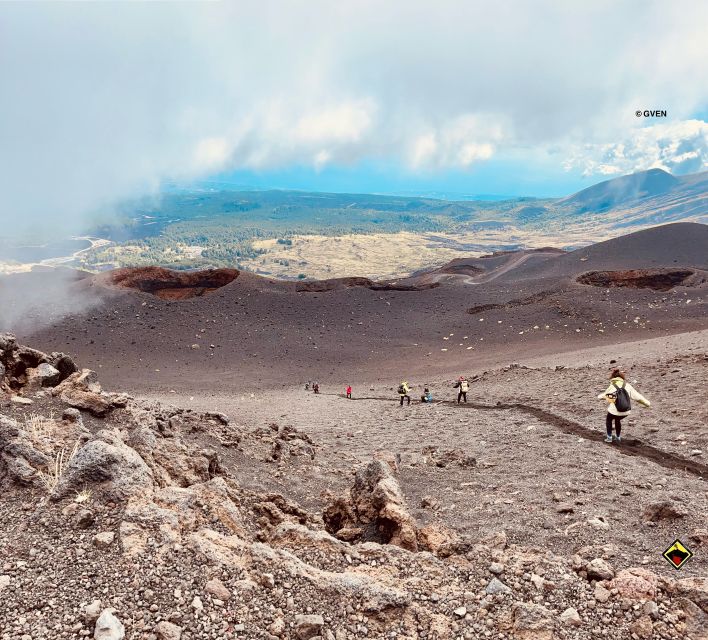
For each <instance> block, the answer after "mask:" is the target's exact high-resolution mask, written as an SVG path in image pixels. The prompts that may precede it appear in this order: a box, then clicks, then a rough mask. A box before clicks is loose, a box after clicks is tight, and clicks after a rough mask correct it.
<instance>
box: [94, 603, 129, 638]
mask: <svg viewBox="0 0 708 640" xmlns="http://www.w3.org/2000/svg"><path fill="white" fill-rule="evenodd" d="M93 637H94V640H123V638H125V627H124V626H123V625H122V624H121V621H120V620H118V618H116V617H115V615H114V614H113V609H104V610H103V611H102V612H101V615H100V616H98V620H96V628H95V629H94V632H93Z"/></svg>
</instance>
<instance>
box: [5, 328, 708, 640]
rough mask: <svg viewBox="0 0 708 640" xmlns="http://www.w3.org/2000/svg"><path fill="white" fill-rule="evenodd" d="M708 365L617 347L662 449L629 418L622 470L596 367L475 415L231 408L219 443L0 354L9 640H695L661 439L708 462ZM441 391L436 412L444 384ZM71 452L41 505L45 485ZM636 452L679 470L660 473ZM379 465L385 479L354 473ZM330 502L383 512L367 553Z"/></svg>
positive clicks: (323, 399) (513, 392)
mask: <svg viewBox="0 0 708 640" xmlns="http://www.w3.org/2000/svg"><path fill="white" fill-rule="evenodd" d="M5 344H6V345H7V342H6V343H5ZM706 346H707V345H706V341H705V334H700V335H694V336H692V337H691V338H688V337H687V336H685V335H684V336H679V337H677V338H675V339H672V344H670V345H668V346H667V345H664V348H668V350H669V351H670V352H671V353H673V354H674V355H673V356H672V357H670V358H666V357H665V356H664V355H663V354H662V353H661V352H660V350H661V348H662V346H661V345H656V344H649V346H647V344H641V345H636V344H635V345H631V346H630V347H629V349H628V352H631V353H632V354H633V358H632V362H633V365H634V366H633V368H632V369H631V375H632V376H633V377H637V378H638V379H639V380H640V383H639V386H640V388H641V389H642V391H644V392H645V393H646V394H647V395H648V396H649V397H650V398H651V399H652V401H653V403H654V408H653V409H652V411H654V412H656V413H657V414H658V417H660V420H662V421H663V423H662V424H663V426H664V428H663V429H662V430H661V432H654V431H653V430H652V429H651V428H650V429H648V430H646V431H642V430H641V428H642V426H643V425H644V424H645V422H646V424H652V423H651V422H650V420H651V415H650V414H648V413H646V414H645V413H638V414H637V415H636V417H633V418H632V419H631V420H630V423H629V425H628V426H627V431H628V432H629V433H628V435H629V436H630V440H628V442H627V443H626V445H623V446H622V448H620V447H617V446H614V445H612V446H606V445H603V444H602V443H601V442H599V441H598V436H599V434H598V433H597V429H595V431H593V428H594V427H596V425H597V422H599V421H601V418H602V407H601V406H598V405H597V401H596V400H594V395H595V392H596V391H597V388H600V389H602V388H603V387H604V383H605V379H606V373H607V367H606V365H607V363H602V364H600V365H593V366H589V367H579V368H573V369H565V368H561V369H559V370H556V369H555V366H553V367H552V368H547V369H543V370H536V369H523V368H520V367H512V368H506V369H503V370H496V371H490V372H488V373H487V374H485V375H483V376H481V377H480V378H478V379H477V380H475V381H474V383H473V385H472V391H471V394H470V396H471V397H470V400H473V401H474V404H471V405H470V406H464V405H463V406H456V405H454V404H451V403H443V404H436V405H433V406H430V405H428V406H425V405H420V404H415V403H414V404H413V405H411V406H410V407H403V408H401V407H399V406H398V404H397V402H396V401H395V400H394V399H392V396H394V395H395V392H394V391H393V389H391V388H387V387H384V386H379V387H375V388H374V389H373V390H370V389H365V388H363V386H362V385H361V384H358V383H357V381H356V380H354V381H353V384H354V389H355V396H354V397H355V399H354V400H347V399H345V398H343V397H342V394H341V393H338V392H337V390H335V389H330V388H327V387H325V388H324V389H323V394H321V395H319V396H315V395H313V394H306V393H305V392H304V391H303V390H302V389H292V390H288V391H284V392H280V393H278V392H275V391H273V390H269V391H266V392H262V393H257V394H247V395H244V396H233V395H232V396H230V397H226V396H225V397H223V398H221V399H219V402H214V403H213V404H211V406H210V409H222V410H223V409H225V410H227V411H228V412H229V414H230V415H231V417H232V421H231V422H230V423H228V421H227V419H226V418H223V417H221V416H220V415H219V414H213V413H212V414H208V415H207V414H199V413H196V412H193V411H192V412H190V411H187V412H185V411H183V410H179V409H176V408H170V407H166V406H160V405H158V404H156V403H154V402H150V401H144V400H132V399H130V398H126V397H125V396H121V395H111V394H103V395H99V394H98V393H97V391H98V387H97V384H96V382H95V379H94V378H93V377H92V376H88V377H87V378H86V382H85V383H80V382H79V380H78V379H75V380H74V381H73V382H72V378H69V379H68V380H66V381H65V382H63V383H61V385H60V387H58V388H56V389H54V387H53V386H52V385H55V384H56V382H57V381H56V379H55V380H53V381H52V382H51V383H48V386H46V387H44V389H43V388H42V387H38V386H34V387H32V384H33V382H32V381H35V383H36V381H37V380H38V379H39V378H37V375H38V374H39V372H40V370H39V369H33V368H32V369H23V368H22V366H20V363H21V362H31V363H32V364H33V365H36V363H37V362H39V361H41V360H42V359H45V356H43V355H42V354H38V353H37V352H34V351H29V350H25V351H24V352H22V351H19V352H17V355H15V352H16V350H13V349H14V347H12V346H11V347H10V349H9V350H8V349H7V348H6V347H3V348H2V350H3V351H4V354H3V358H2V361H3V363H4V366H5V368H6V372H7V374H6V375H5V376H4V382H5V383H9V384H10V385H12V386H13V387H15V390H16V391H20V392H21V393H22V394H23V396H24V397H26V398H28V399H30V400H31V401H32V402H33V404H32V405H29V406H27V405H18V404H16V403H15V402H10V401H8V400H7V398H5V399H4V401H2V402H0V485H2V487H3V491H2V498H0V515H2V518H1V519H0V523H1V524H0V551H1V552H2V554H3V557H4V563H3V566H2V571H3V573H2V576H0V598H3V602H4V605H5V606H3V607H2V608H1V609H0V624H1V626H0V628H2V629H3V633H4V635H2V636H0V637H2V638H3V640H5V638H7V639H8V640H15V638H22V636H23V635H25V634H26V635H29V636H30V637H32V638H37V639H38V640H44V639H45V638H46V639H47V640H49V638H57V637H73V636H74V635H77V634H78V636H79V637H81V636H86V635H90V634H91V633H92V632H93V630H94V627H95V626H97V624H98V625H100V624H101V623H96V622H95V619H96V616H97V615H98V613H100V612H101V611H102V610H104V609H105V608H106V607H112V608H114V609H115V613H116V615H117V616H118V619H119V620H120V622H119V624H122V625H124V626H125V628H126V632H127V635H126V637H128V638H150V639H151V640H154V639H155V638H157V639H158V640H171V639H172V638H180V637H181V638H183V639H184V640H192V639H202V638H203V639H206V638H228V639H232V638H267V639H268V640H273V638H285V639H290V638H292V639H296V638H312V637H314V636H315V635H319V636H321V637H324V638H327V639H328V640H332V639H335V640H345V639H348V638H365V637H368V638H392V637H397V638H401V639H410V640H412V639H413V638H429V639H431V640H435V639H437V640H443V639H444V638H451V637H455V638H465V640H467V639H469V640H471V639H472V638H478V637H488V638H499V639H502V638H505V639H518V640H551V639H556V640H565V639H568V640H570V639H573V640H580V639H582V638H589V637H612V638H619V639H625V638H626V639H629V638H632V639H633V640H636V638H637V637H642V638H649V637H656V638H666V639H671V640H673V639H678V638H688V639H691V640H700V639H701V638H705V633H704V631H705V628H706V621H708V610H707V608H706V595H708V578H706V577H705V575H706V570H707V569H708V563H707V558H706V555H705V550H706V549H708V546H707V545H708V531H706V529H705V523H706V518H707V516H708V492H706V482H705V479H704V478H705V476H706V473H705V471H708V466H706V465H705V456H704V455H703V454H701V455H700V456H693V457H692V458H693V459H694V464H693V466H692V467H691V470H690V471H686V470H684V469H683V468H682V466H681V465H680V464H676V463H677V461H680V460H681V459H683V460H690V459H691V457H690V456H689V455H687V454H686V448H685V445H683V444H681V443H676V442H672V440H671V438H670V437H669V435H668V434H673V433H675V432H676V431H677V430H678V429H684V428H685V426H684V421H685V419H686V418H689V420H690V422H689V425H693V427H694V428H692V429H691V430H690V431H689V432H687V434H686V435H684V436H682V437H683V438H685V439H686V440H688V441H689V443H690V446H691V447H692V446H695V445H696V444H701V443H705V442H706V441H707V440H708V433H706V426H705V422H704V418H705V409H704V407H703V404H702V397H701V396H700V395H699V393H698V392H699V391H700V381H701V380H703V379H705V373H706V355H705V352H706ZM8 353H9V354H10V356H7V354H8ZM574 357H575V358H578V359H581V361H582V358H583V354H582V353H576V354H575V356H574ZM546 358H550V359H551V360H553V357H552V356H550V355H547V356H546ZM598 359H599V360H601V359H602V355H601V354H598V353H596V352H593V353H590V354H588V358H587V361H588V362H595V361H597V360H598ZM52 361H53V362H58V360H57V357H54V358H53V359H52ZM45 373H47V372H45ZM48 374H49V375H54V374H52V372H51V371H49V372H48ZM662 374H665V375H662ZM75 375H77V376H78V375H79V374H78V373H77V374H75ZM666 376H672V377H673V378H672V381H671V382H665V381H664V380H663V379H664V378H665V377H666ZM679 380H681V383H680V384H681V387H680V388H677V386H678V381H679ZM23 381H24V382H23ZM18 385H19V386H18ZM82 385H85V386H82ZM62 386H63V391H62V390H61V389H62ZM432 388H433V391H434V394H435V396H436V398H439V399H444V398H445V397H449V396H450V392H451V389H450V382H449V380H448V381H445V380H437V381H433V384H432ZM89 400H90V402H89ZM201 400H202V402H205V400H204V399H201ZM77 403H80V404H82V406H84V407H85V408H87V409H90V408H93V409H92V410H95V409H96V408H98V409H101V407H102V406H104V405H103V404H101V403H108V404H109V405H110V407H112V408H110V409H107V414H106V415H105V416H103V417H96V416H94V415H92V414H91V411H82V412H81V413H82V417H80V418H79V417H78V416H79V414H78V412H76V411H73V412H66V411H65V408H66V406H67V404H74V405H76V404H77ZM497 403H502V404H501V406H498V405H497ZM507 404H508V405H512V406H505V405H507ZM525 407H536V408H538V407H540V408H542V409H544V411H545V413H544V414H542V415H539V414H533V413H529V412H528V411H526V410H525ZM101 411H102V409H101ZM37 413H39V414H40V415H43V416H44V420H45V422H44V423H43V424H41V425H39V424H37V423H36V422H35V421H32V420H30V419H29V418H30V416H31V415H32V414H37ZM60 415H61V416H62V419H59V416H60ZM564 415H567V416H570V421H568V420H566V422H565V423H564V422H563V420H562V418H563V416H564ZM50 416H54V417H50ZM549 416H551V417H552V418H553V419H549ZM569 424H570V425H573V424H574V425H575V426H576V427H577V429H578V430H576V431H573V432H568V430H567V429H566V428H565V427H567V426H568V425H569ZM653 424H656V423H653ZM564 425H565V427H564ZM23 428H24V429H26V431H24V432H23V431H22V430H23ZM637 436H639V437H640V438H641V440H642V443H643V445H644V448H643V449H642V448H641V447H639V446H637V444H636V443H633V442H632V439H636V437H637ZM77 437H78V438H79V443H80V446H81V449H79V452H78V453H77V454H76V456H75V458H73V459H72V461H71V462H70V464H69V467H68V469H67V472H66V473H65V474H63V475H62V477H61V479H60V482H59V484H58V485H57V486H56V487H55V488H53V489H52V490H51V493H50V494H49V497H50V500H49V501H47V499H46V493H45V490H44V489H43V485H42V483H41V482H40V481H39V478H37V476H36V473H37V469H40V470H41V469H42V467H43V465H44V464H46V463H47V462H48V461H49V460H51V458H50V457H49V455H48V454H50V453H51V451H55V450H56V449H57V448H58V447H61V446H70V445H71V443H72V442H73V440H74V439H75V438H77ZM689 443H687V444H689ZM648 445H655V447H656V449H670V450H669V451H667V455H665V456H664V457H659V458H653V459H652V458H650V457H647V456H646V455H643V454H644V453H645V452H647V451H648V448H647V447H648ZM382 449H384V450H386V451H388V452H389V453H386V454H383V456H382V457H383V459H384V460H389V461H390V464H391V466H392V468H396V469H397V472H395V473H394V472H392V471H386V469H387V468H388V467H387V463H384V464H383V465H382V463H373V466H372V465H369V466H368V467H363V466H362V465H366V464H367V463H368V462H369V461H370V460H371V458H372V454H375V453H376V452H380V451H381V450H382ZM623 450H624V451H625V452H629V453H632V452H634V453H635V455H624V454H623ZM674 451H675V452H676V453H675V454H673V452H674ZM672 454H673V455H672ZM23 460H24V462H23ZM395 460H398V462H397V463H396V462H395ZM377 465H378V466H377ZM354 469H359V473H358V475H357V479H356V480H354V479H353V478H352V471H353V470H354ZM362 469H364V470H362ZM379 473H383V477H382V476H380V475H377V474H379ZM699 474H701V475H699ZM378 478H382V479H380V480H377V479H378ZM353 480H354V484H353V487H354V488H356V487H357V486H358V489H357V493H354V492H352V493H351V494H349V493H348V491H349V488H350V487H351V486H352V482H353ZM367 481H372V483H373V484H371V485H369V488H368V489H367V485H366V482H367ZM399 486H400V489H399V488H398V487H399ZM83 489H88V490H90V491H91V494H90V495H89V497H88V498H81V500H82V501H81V502H77V501H76V498H75V496H77V497H78V496H80V495H82V494H80V493H75V492H78V491H81V490H83ZM352 491H353V490H352ZM336 495H343V496H345V497H346V496H348V495H350V498H351V500H352V502H347V500H349V498H346V500H345V502H344V503H343V504H344V505H345V506H347V505H349V506H348V507H347V508H351V509H354V508H355V505H356V508H357V509H358V514H359V515H358V516H357V517H359V518H361V517H365V516H363V514H365V513H375V512H377V513H378V514H379V515H378V516H376V518H378V519H377V520H375V522H377V523H378V529H376V528H375V529H374V531H371V532H370V533H371V534H372V535H373V536H374V537H375V538H376V539H377V540H378V542H376V543H374V542H371V541H369V542H364V541H363V540H366V539H367V538H364V539H363V540H362V539H359V538H358V536H361V535H362V533H361V531H363V530H364V529H363V528H361V527H359V528H358V527H357V526H349V527H348V528H341V527H340V526H339V525H338V524H335V525H332V519H331V516H332V513H337V511H336V509H335V511H334V512H333V511H332V508H333V505H334V506H336V505H338V504H342V503H341V501H337V500H335V499H334V497H335V496H336ZM337 508H339V507H337ZM372 510H373V511H372ZM356 524H361V525H362V526H363V525H365V524H366V521H361V522H360V523H357V522H355V525H356ZM401 526H404V527H408V528H409V529H408V530H407V531H408V533H406V530H404V529H401V528H400V527H401ZM389 528H392V529H391V530H393V531H395V535H394V537H392V538H390V540H389V536H390V530H389ZM325 530H329V531H330V533H334V534H336V538H335V537H332V536H331V535H329V534H327V533H326V531H325ZM357 531H358V532H357ZM18 532H19V533H21V535H17V534H18ZM411 535H412V536H413V537H412V538H411V537H410V536H411ZM381 536H383V538H382V537H381ZM676 537H679V538H681V539H682V540H683V542H684V543H686V544H688V545H689V547H690V548H691V549H692V550H693V551H694V552H695V553H696V556H695V557H694V558H693V559H692V560H690V561H689V563H688V564H687V565H686V566H685V568H683V569H682V570H681V573H677V572H676V571H675V570H674V569H672V568H671V567H669V566H668V565H667V564H666V562H665V561H664V560H663V559H662V558H661V552H662V551H663V550H664V548H666V547H667V546H668V545H669V544H670V543H671V542H673V540H674V539H675V538H676ZM342 539H344V540H352V542H351V543H350V542H345V541H342ZM386 540H388V541H389V544H380V542H382V541H384V542H385V541H386ZM416 540H417V542H416ZM392 544H393V545H399V546H402V547H409V545H411V544H412V545H415V546H416V547H417V549H418V550H417V552H416V551H406V550H404V549H402V548H398V546H392ZM425 549H427V551H423V550H425ZM421 551H422V552H421ZM48 567H49V568H50V569H49V571H48ZM137 576H139V578H138V577H137ZM217 580H218V582H217ZM500 582H501V585H500ZM96 599H99V600H100V602H98V603H97V604H94V605H93V606H87V605H89V603H92V602H94V601H95V600H96ZM103 615H104V616H105V619H104V618H103V617H102V620H103V622H104V623H105V622H106V621H107V620H108V621H110V620H111V619H110V617H108V616H107V615H106V614H103ZM305 615H310V616H312V617H311V618H304V617H303V616H305ZM109 637H122V636H121V635H117V636H109Z"/></svg>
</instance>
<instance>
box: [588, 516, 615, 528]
mask: <svg viewBox="0 0 708 640" xmlns="http://www.w3.org/2000/svg"><path fill="white" fill-rule="evenodd" d="M588 524H589V525H590V526H591V527H594V528H595V529H600V530H601V531H609V529H610V523H609V522H607V520H605V519H604V518H603V517H601V516H597V517H595V518H590V519H589V520H588Z"/></svg>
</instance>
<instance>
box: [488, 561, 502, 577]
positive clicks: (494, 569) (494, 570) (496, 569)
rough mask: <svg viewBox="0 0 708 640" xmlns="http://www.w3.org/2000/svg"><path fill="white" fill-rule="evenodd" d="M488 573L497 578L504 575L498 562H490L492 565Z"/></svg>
mask: <svg viewBox="0 0 708 640" xmlns="http://www.w3.org/2000/svg"><path fill="white" fill-rule="evenodd" d="M489 572H490V573H493V574H494V575H495V576H498V575H500V574H502V573H504V565H503V564H501V563H500V562H492V564H490V565H489Z"/></svg>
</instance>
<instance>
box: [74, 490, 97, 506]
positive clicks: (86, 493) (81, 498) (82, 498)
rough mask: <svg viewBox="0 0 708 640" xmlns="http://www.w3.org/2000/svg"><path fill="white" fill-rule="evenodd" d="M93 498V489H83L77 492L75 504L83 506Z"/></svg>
mask: <svg viewBox="0 0 708 640" xmlns="http://www.w3.org/2000/svg"><path fill="white" fill-rule="evenodd" d="M92 497H93V491H91V489H82V490H81V491H77V492H76V495H75V496H74V502H77V503H78V504H82V503H84V502H88V501H89V500H91V498H92Z"/></svg>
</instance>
